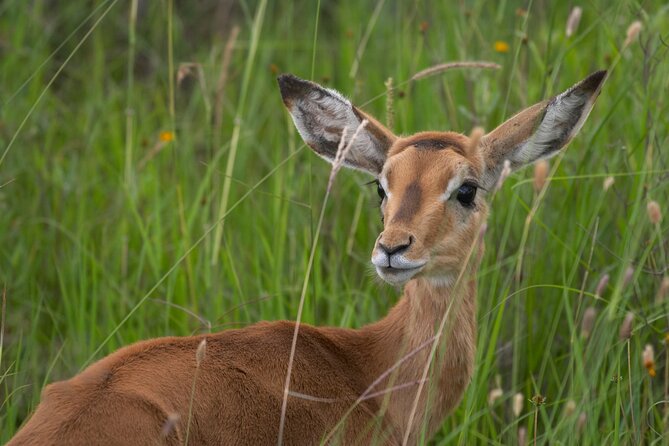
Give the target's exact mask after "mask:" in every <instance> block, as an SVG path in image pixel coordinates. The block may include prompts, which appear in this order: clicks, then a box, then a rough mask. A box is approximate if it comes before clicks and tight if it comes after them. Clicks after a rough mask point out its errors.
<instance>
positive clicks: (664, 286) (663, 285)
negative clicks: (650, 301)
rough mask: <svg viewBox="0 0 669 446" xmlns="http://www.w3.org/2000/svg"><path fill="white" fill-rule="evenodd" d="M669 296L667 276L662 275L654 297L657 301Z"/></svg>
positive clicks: (668, 277)
mask: <svg viewBox="0 0 669 446" xmlns="http://www.w3.org/2000/svg"><path fill="white" fill-rule="evenodd" d="M667 296H669V276H664V277H663V278H662V282H660V288H659V289H658V290H657V296H656V298H655V300H656V302H657V303H660V302H663V301H664V299H666V298H667Z"/></svg>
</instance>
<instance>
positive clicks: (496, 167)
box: [480, 71, 606, 187]
mask: <svg viewBox="0 0 669 446" xmlns="http://www.w3.org/2000/svg"><path fill="white" fill-rule="evenodd" d="M605 78H606V71H597V72H596V73H593V74H591V75H590V76H588V77H587V78H585V79H584V80H582V81H581V82H579V83H578V84H576V85H574V86H573V87H571V88H570V89H569V90H567V91H565V92H564V93H561V94H559V95H557V96H555V97H554V98H552V99H549V100H546V101H543V102H540V103H538V104H535V105H533V106H531V107H529V108H527V109H525V110H523V111H521V112H520V113H518V114H517V115H516V116H514V117H513V118H510V119H509V120H508V121H506V122H505V123H503V124H502V125H500V126H499V127H497V128H496V129H495V130H493V131H492V132H490V133H488V134H487V135H485V136H484V137H483V138H482V139H481V143H480V147H481V150H482V154H483V159H484V161H485V165H486V171H485V174H484V179H483V182H484V183H485V185H486V186H488V187H493V186H494V184H495V183H496V182H497V179H498V178H499V175H500V173H501V171H502V168H503V165H504V160H507V159H508V160H509V162H510V163H511V168H512V169H514V170H515V169H518V168H520V167H522V166H524V165H526V164H530V163H533V162H534V161H537V160H539V159H541V158H550V157H551V156H553V155H555V154H557V153H558V151H559V150H560V149H561V148H562V147H564V146H566V145H567V144H568V143H569V141H571V139H572V138H573V137H574V136H575V135H576V134H577V133H578V131H579V130H580V129H581V126H582V125H583V123H584V122H585V120H586V118H587V117H588V114H590V110H592V106H593V105H594V103H595V100H596V99H597V96H598V95H599V90H600V88H601V87H602V84H603V82H604V79H605Z"/></svg>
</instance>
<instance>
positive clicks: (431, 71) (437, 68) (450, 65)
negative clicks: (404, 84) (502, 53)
mask: <svg viewBox="0 0 669 446" xmlns="http://www.w3.org/2000/svg"><path fill="white" fill-rule="evenodd" d="M454 68H485V69H489V70H499V69H500V68H502V66H501V65H499V64H496V63H494V62H485V61H474V62H447V63H441V64H438V65H434V66H431V67H429V68H426V69H424V70H421V71H419V72H418V73H416V74H414V75H413V76H411V79H409V80H411V81H417V80H420V79H425V78H426V77H430V76H434V75H437V74H440V73H443V72H444V71H448V70H452V69H454Z"/></svg>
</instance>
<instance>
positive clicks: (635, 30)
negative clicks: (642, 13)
mask: <svg viewBox="0 0 669 446" xmlns="http://www.w3.org/2000/svg"><path fill="white" fill-rule="evenodd" d="M642 29H643V25H642V24H641V21H639V20H635V21H634V22H632V23H631V24H630V26H628V27H627V36H626V37H625V42H624V43H623V48H627V47H628V46H629V44H630V43H632V42H633V41H634V40H635V39H636V38H637V37H638V36H639V33H640V32H641V30H642Z"/></svg>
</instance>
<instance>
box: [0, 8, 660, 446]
mask: <svg viewBox="0 0 669 446" xmlns="http://www.w3.org/2000/svg"><path fill="white" fill-rule="evenodd" d="M574 6H580V7H581V8H582V18H581V20H580V24H579V25H578V27H577V28H576V30H575V32H574V33H573V34H572V35H571V36H570V37H567V36H566V33H565V27H566V22H567V18H568V16H569V14H570V11H571V10H572V8H573V7H574ZM634 21H640V23H641V25H642V29H641V32H640V33H639V35H638V37H636V38H634V39H631V41H630V42H629V44H628V45H627V46H626V47H625V45H624V42H625V40H626V37H627V36H626V31H627V30H628V27H629V26H630V25H631V24H632V23H633V22H634ZM668 29H669V6H667V5H666V2H663V1H660V0H654V1H641V2H639V1H627V0H621V1H615V2H610V1H606V0H592V1H588V2H584V3H583V4H578V3H572V2H550V1H531V0H530V1H528V2H515V1H500V2H484V1H482V0H472V1H462V2H457V3H455V2H419V1H392V0H387V1H384V0H378V1H360V2H352V1H351V2H333V1H327V0H322V1H307V0H293V1H281V2H272V1H269V2H266V1H264V0H259V1H243V0H242V1H228V0H219V1H213V0H206V1H201V2H186V1H174V2H173V1H172V0H160V1H159V0H156V1H147V0H142V1H136V0H129V1H118V0H106V1H86V2H56V1H49V0H41V1H40V0H34V1H29V2H25V1H20V0H5V1H4V2H2V4H0V67H1V68H2V69H1V70H0V104H1V105H0V157H1V158H0V287H1V289H2V290H3V294H4V296H5V299H4V301H3V302H4V303H3V310H4V311H3V315H4V319H3V323H2V330H1V333H2V336H1V337H0V340H1V346H0V348H1V350H0V402H1V406H0V441H2V442H4V441H7V440H8V439H9V438H10V437H11V436H12V435H13V433H14V432H15V431H16V429H18V427H19V426H20V424H21V423H22V422H23V420H24V419H25V418H26V416H27V415H28V414H29V413H30V410H31V409H32V408H33V407H34V405H35V404H36V403H37V401H38V400H39V395H40V391H41V389H42V388H43V386H44V385H45V384H47V383H48V382H52V381H54V380H59V379H65V378H68V377H70V376H72V375H73V374H75V373H77V372H78V371H80V370H81V369H83V368H84V367H85V366H86V365H88V364H89V363H90V362H91V361H93V360H95V359H98V358H100V357H102V356H104V355H106V354H108V353H110V352H112V351H114V350H115V349H117V348H118V347H120V346H123V345H127V344H129V343H131V342H134V341H137V340H141V339H146V338H150V337H157V336H165V335H188V334H192V333H197V332H206V331H208V330H220V329H225V328H228V327H239V326H244V325H247V324H250V323H253V322H256V321H259V320H262V319H269V320H273V319H284V318H285V319H291V318H294V317H295V314H296V309H297V304H298V300H299V292H300V287H301V285H302V281H303V279H304V275H305V270H306V265H307V259H308V255H309V249H310V246H311V241H312V237H313V234H314V231H315V225H316V219H317V216H318V212H319V210H320V205H321V202H322V198H323V195H324V192H325V187H326V183H327V176H328V174H329V166H328V165H326V163H323V162H322V161H321V160H320V159H318V158H317V157H316V156H314V155H313V154H312V153H310V151H309V150H307V149H305V148H304V147H303V144H302V141H301V139H300V138H299V135H297V134H296V132H295V130H294V128H293V125H292V122H291V121H290V119H289V117H288V114H287V113H286V112H285V110H284V107H283V105H282V104H281V100H280V97H279V94H278V89H277V86H276V81H275V77H276V75H277V74H278V73H280V72H292V73H294V74H296V75H298V76H301V77H304V78H311V79H313V80H315V81H317V82H320V83H323V84H325V85H327V86H332V87H335V88H337V89H338V90H340V91H342V92H343V93H345V94H346V95H348V96H349V97H350V98H351V99H352V101H353V102H354V103H356V104H359V105H363V108H364V109H365V110H367V111H370V112H371V113H373V114H375V115H376V116H378V117H379V118H380V119H381V120H382V121H385V120H386V113H385V110H386V91H387V90H386V87H385V86H384V82H385V81H386V80H387V79H388V78H390V77H392V78H393V80H394V85H395V89H394V90H393V93H394V94H393V96H394V98H395V99H394V112H395V123H394V130H395V131H396V132H397V133H404V134H408V133H413V132H416V131H420V130H428V129H444V130H447V129H450V130H456V131H461V132H465V133H468V132H469V131H470V130H471V129H472V128H473V127H474V126H476V125H481V126H483V127H484V128H486V129H492V128H494V126H496V125H497V124H499V123H500V122H501V121H502V120H503V119H504V118H505V117H508V116H510V115H511V114H512V113H513V112H515V111H517V110H519V109H520V108H522V107H525V106H527V105H531V104H532V103H534V102H537V101H539V100H541V99H543V98H545V97H548V96H550V95H553V94H556V93H559V92H560V91H562V90H564V89H565V88H567V87H569V86H570V85H572V84H573V83H575V82H577V81H578V80H580V79H582V78H583V77H585V76H586V75H587V74H589V73H590V72H592V71H595V70H597V69H602V68H608V69H610V77H609V79H608V81H607V83H606V85H605V86H604V88H603V91H602V94H601V96H600V98H599V100H598V102H597V104H596V106H595V109H594V111H593V113H592V115H591V116H590V118H589V120H588V121H587V122H586V124H585V126H584V128H583V129H582V131H581V133H580V135H579V136H578V137H577V138H576V139H575V140H574V141H573V142H572V144H571V145H570V147H569V148H568V150H566V152H565V153H564V155H562V156H560V157H559V158H558V159H557V160H554V161H552V162H551V166H552V169H553V170H552V174H553V179H552V181H551V183H550V186H549V188H548V190H547V193H546V194H545V196H544V197H543V198H541V199H540V200H539V201H537V200H538V198H537V194H536V192H535V191H534V189H533V186H532V171H531V169H528V170H526V171H523V172H520V173H518V174H515V175H513V176H512V177H511V178H510V179H509V180H508V181H507V182H506V183H505V185H504V188H503V189H502V191H500V192H499V193H498V194H496V196H495V198H494V202H493V203H492V213H491V217H490V220H489V230H488V233H487V235H486V242H487V243H486V244H487V252H486V255H485V258H484V260H483V265H482V268H481V271H480V276H479V316H478V320H479V326H480V332H479V338H478V339H479V342H478V344H479V348H478V359H477V366H476V373H475V376H474V379H473V381H472V383H471V385H470V387H469V389H468V391H467V393H466V397H465V399H464V401H463V403H462V404H461V406H460V408H459V409H458V410H457V412H456V413H455V414H453V415H452V416H451V417H449V418H448V419H447V420H446V421H445V423H444V426H443V430H442V432H441V433H440V434H439V435H438V436H437V437H436V438H435V439H434V440H433V442H432V443H433V444H438V445H441V444H517V443H518V442H519V441H522V437H525V438H526V439H527V441H530V440H532V441H533V440H534V437H535V435H536V438H537V442H538V443H540V444H602V443H606V444H639V443H645V444H666V441H667V440H666V435H667V433H666V432H667V426H668V423H667V416H668V415H667V408H666V405H665V403H664V401H666V400H667V394H668V390H667V386H668V385H669V379H668V377H667V374H668V373H669V368H668V367H667V361H669V357H668V356H667V344H666V343H665V342H666V338H665V336H666V335H667V334H668V333H669V331H668V327H667V309H668V304H667V298H669V297H668V296H667V293H668V292H669V290H668V289H667V288H669V282H665V287H664V288H663V287H662V280H663V277H665V276H666V275H667V260H668V258H667V254H666V252H667V250H669V246H667V240H668V237H667V230H668V229H669V225H668V224H667V222H666V221H667V220H666V219H664V220H661V221H660V222H659V223H657V224H654V223H653V222H651V221H649V218H648V215H647V204H648V202H649V201H651V200H655V201H657V202H658V203H659V206H660V210H666V205H667V197H668V193H669V187H668V186H667V178H668V176H669V167H668V165H667V164H668V161H669V160H668V155H667V142H668V137H669V121H668V118H667V116H668V113H667V108H668V106H669V104H668V102H667V100H668V99H669V98H668V95H667V93H668V92H669V64H668V62H667V55H668V49H669V48H668V46H667V45H668V43H667V42H669V35H668V34H667V30H668ZM459 60H488V61H492V62H496V63H499V64H501V65H502V66H503V69H501V70H499V71H483V70H453V71H448V72H444V73H442V74H440V75H437V76H434V77H431V78H428V79H423V80H420V81H416V82H408V79H409V78H410V77H411V76H412V75H413V74H414V73H415V72H417V71H419V70H421V69H424V68H426V67H429V66H432V65H435V64H437V63H442V62H447V61H459ZM607 178H612V179H613V183H612V185H611V186H610V187H609V188H608V189H606V188H605V187H604V183H605V181H607ZM368 180H369V178H367V177H366V176H365V175H363V174H361V173H352V172H346V173H341V174H340V175H339V178H338V179H337V183H336V186H335V188H334V190H333V193H332V196H331V197H330V200H329V201H328V208H327V210H326V218H325V223H324V226H323V228H322V234H321V238H320V241H319V248H318V250H317V252H316V258H315V264H314V271H313V274H312V277H311V279H310V282H309V288H310V292H309V294H308V298H307V301H306V307H305V316H304V318H303V320H304V321H305V322H309V323H315V324H319V325H324V324H330V325H336V326H353V327H357V326H361V325H363V324H365V323H368V322H370V321H374V320H376V319H378V318H380V317H382V316H383V315H384V314H385V313H386V311H387V310H388V309H389V307H390V306H391V305H392V304H393V303H394V302H395V301H396V296H397V295H398V294H399V292H398V290H395V289H392V288H390V287H389V286H387V285H384V284H381V283H379V281H378V280H377V279H375V278H374V274H373V272H372V270H371V268H370V267H369V260H368V259H369V255H370V252H371V248H372V246H373V241H374V239H375V237H376V235H377V234H378V232H379V231H380V229H381V223H380V221H379V214H378V210H377V209H376V204H377V200H376V197H375V193H376V192H375V190H373V188H370V187H368V186H365V185H364V183H365V182H367V181H368ZM610 182H611V180H608V183H610ZM533 206H536V207H537V211H536V214H535V215H534V217H533V219H531V221H529V223H527V224H526V218H527V216H528V214H529V212H530V209H531V208H532V207H533ZM221 219H222V223H221V224H217V222H219V221H221ZM605 275H608V277H609V281H608V283H606V284H603V286H599V290H598V284H599V283H600V282H603V281H602V277H604V276H605ZM590 307H591V308H593V309H594V310H596V312H597V316H596V318H595V319H594V325H593V327H592V328H591V329H590V330H589V331H590V333H589V334H588V333H583V332H582V331H583V330H582V327H581V325H582V319H583V314H584V312H585V311H586V309H587V308H590ZM592 311H593V310H589V312H590V313H592ZM628 312H631V314H632V315H633V318H634V322H633V331H632V336H631V338H630V339H629V340H626V339H625V338H624V337H622V338H621V337H620V335H619V330H620V327H621V324H622V323H623V319H624V318H625V315H626V314H627V313H628ZM585 328H586V329H587V327H585ZM585 331H588V330H585ZM646 344H650V345H651V346H653V348H654V351H655V355H654V364H653V372H654V374H655V376H654V377H653V376H651V375H652V374H653V373H650V367H649V368H646V367H645V366H644V363H643V361H642V351H643V350H644V348H645V345H646ZM517 394H519V396H515V395H517ZM538 395H541V396H543V397H545V398H546V400H545V402H544V403H543V404H537V405H533V404H531V402H530V401H529V400H530V399H532V398H533V397H534V400H535V401H539V400H541V398H539V397H537V396H538ZM514 400H520V401H522V402H523V403H524V404H523V408H522V409H521V410H520V412H517V411H514V410H513V407H512V406H513V401H514ZM517 404H518V403H516V405H517ZM517 408H518V407H517V406H516V409H517ZM535 424H536V430H535ZM519 437H520V438H519Z"/></svg>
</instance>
